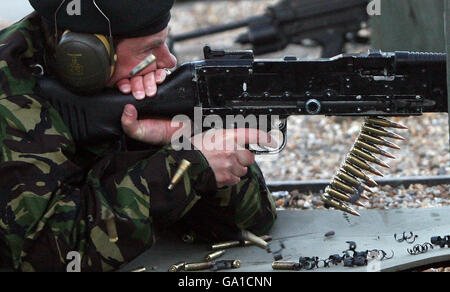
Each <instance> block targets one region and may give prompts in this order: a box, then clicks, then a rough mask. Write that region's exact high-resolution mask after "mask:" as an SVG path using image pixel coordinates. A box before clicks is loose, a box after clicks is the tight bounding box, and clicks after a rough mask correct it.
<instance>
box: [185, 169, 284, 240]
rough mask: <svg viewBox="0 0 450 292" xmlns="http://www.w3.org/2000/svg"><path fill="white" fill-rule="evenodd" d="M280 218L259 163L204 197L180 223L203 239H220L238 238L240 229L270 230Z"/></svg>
mask: <svg viewBox="0 0 450 292" xmlns="http://www.w3.org/2000/svg"><path fill="white" fill-rule="evenodd" d="M276 218H277V214H276V206H275V202H274V200H273V197H272V195H271V193H270V191H269V189H268V188H267V185H266V183H265V180H264V176H263V174H262V172H261V170H260V168H259V166H258V165H257V164H256V163H255V164H253V165H252V166H250V167H249V168H248V172H247V174H246V175H245V176H244V177H242V179H241V182H240V183H239V184H237V185H236V186H233V187H224V188H221V189H219V190H217V191H216V192H215V193H214V195H212V196H208V197H202V198H201V199H200V200H199V202H198V203H197V204H196V205H195V206H194V207H193V208H192V210H191V211H190V212H189V213H188V214H187V215H186V216H185V217H184V218H183V219H182V220H181V221H180V222H179V223H178V224H177V230H178V232H179V233H180V235H184V234H190V235H191V236H194V238H195V239H196V240H199V241H207V242H220V241H227V240H236V239H237V238H236V236H238V235H239V231H240V230H249V231H251V232H253V233H255V234H257V235H260V236H261V235H265V234H268V233H269V232H270V228H271V227H272V226H273V224H274V223H275V220H276ZM206 219H207V220H206Z"/></svg>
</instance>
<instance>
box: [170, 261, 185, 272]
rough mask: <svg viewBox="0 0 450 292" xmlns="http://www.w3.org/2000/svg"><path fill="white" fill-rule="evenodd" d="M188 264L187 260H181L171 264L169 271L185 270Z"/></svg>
mask: <svg viewBox="0 0 450 292" xmlns="http://www.w3.org/2000/svg"><path fill="white" fill-rule="evenodd" d="M185 265H186V262H179V263H176V264H174V265H171V266H170V268H169V272H179V271H183V270H184V266H185Z"/></svg>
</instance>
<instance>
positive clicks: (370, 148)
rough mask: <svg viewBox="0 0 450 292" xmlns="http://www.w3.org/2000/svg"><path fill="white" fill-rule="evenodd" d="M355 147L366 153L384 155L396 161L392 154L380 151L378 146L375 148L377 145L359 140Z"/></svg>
mask: <svg viewBox="0 0 450 292" xmlns="http://www.w3.org/2000/svg"><path fill="white" fill-rule="evenodd" d="M355 147H358V148H360V149H363V150H366V151H368V152H371V153H375V154H380V155H383V156H385V157H388V158H392V159H395V156H394V155H392V154H391V153H389V152H387V151H384V150H382V149H380V148H379V147H377V146H375V145H373V144H371V143H369V142H364V141H361V140H359V139H358V140H357V141H356V142H355Z"/></svg>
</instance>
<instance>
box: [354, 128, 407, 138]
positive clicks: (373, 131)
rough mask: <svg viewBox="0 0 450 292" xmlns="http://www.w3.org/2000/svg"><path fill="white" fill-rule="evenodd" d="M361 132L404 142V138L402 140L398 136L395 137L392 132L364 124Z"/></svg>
mask: <svg viewBox="0 0 450 292" xmlns="http://www.w3.org/2000/svg"><path fill="white" fill-rule="evenodd" d="M362 131H363V132H366V133H369V134H373V135H377V136H381V137H389V138H393V139H397V140H406V139H405V138H403V137H402V136H400V135H397V134H395V133H393V132H390V131H387V130H385V129H383V128H380V127H377V126H375V125H371V124H364V126H363V127H362Z"/></svg>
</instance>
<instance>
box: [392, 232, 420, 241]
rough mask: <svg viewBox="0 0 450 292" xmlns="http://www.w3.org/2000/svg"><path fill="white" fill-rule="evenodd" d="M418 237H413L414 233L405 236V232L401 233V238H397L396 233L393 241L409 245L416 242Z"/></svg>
mask: <svg viewBox="0 0 450 292" xmlns="http://www.w3.org/2000/svg"><path fill="white" fill-rule="evenodd" d="M417 237H419V235H414V233H412V232H409V235H406V232H403V234H402V236H397V233H395V234H394V239H395V240H396V241H397V242H403V241H405V242H407V243H409V244H412V243H414V241H416V238H417Z"/></svg>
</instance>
